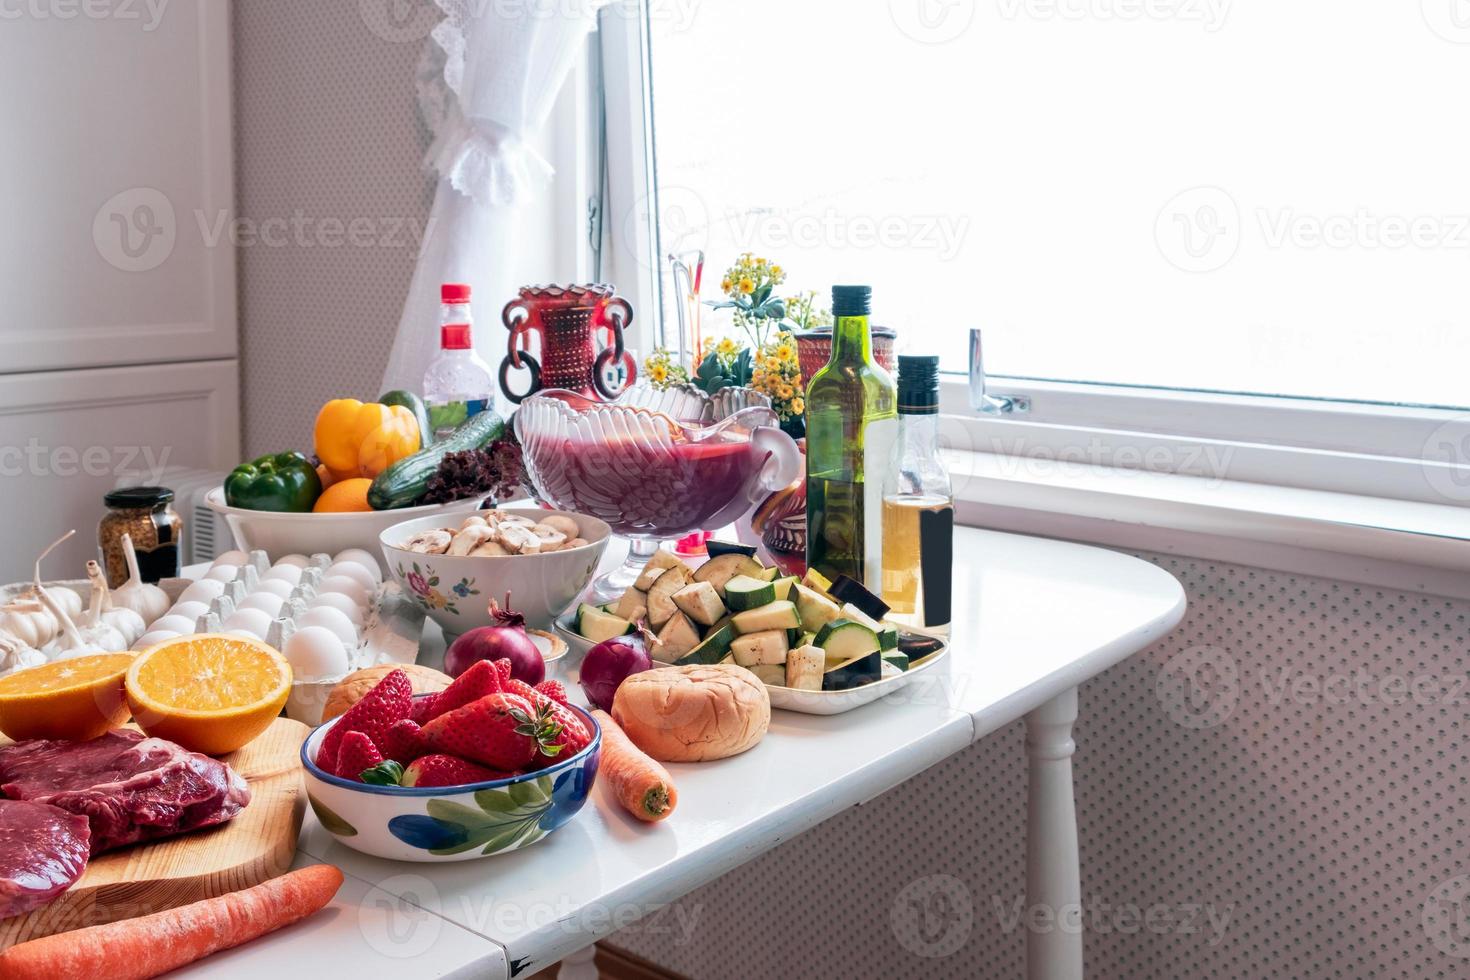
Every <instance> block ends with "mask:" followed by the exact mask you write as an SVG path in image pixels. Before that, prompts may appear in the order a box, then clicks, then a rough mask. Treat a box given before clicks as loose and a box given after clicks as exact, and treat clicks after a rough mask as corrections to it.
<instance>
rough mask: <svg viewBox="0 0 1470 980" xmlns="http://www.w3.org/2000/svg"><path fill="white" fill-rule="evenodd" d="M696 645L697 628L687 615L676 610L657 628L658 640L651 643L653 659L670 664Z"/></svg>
mask: <svg viewBox="0 0 1470 980" xmlns="http://www.w3.org/2000/svg"><path fill="white" fill-rule="evenodd" d="M697 646H699V630H698V629H696V628H695V626H694V624H693V623H691V622H690V621H689V617H688V616H686V615H684V614H683V613H681V612H677V611H676V612H675V613H674V615H673V616H671V617H670V618H669V621H668V622H667V623H665V624H664V628H663V629H661V630H659V633H658V642H657V643H655V644H653V650H652V653H653V656H654V658H655V659H657V660H661V661H663V662H664V663H668V664H671V663H673V662H674V661H676V660H678V659H679V658H680V657H683V656H684V655H685V654H687V653H689V651H691V650H693V649H694V648H695V647H697Z"/></svg>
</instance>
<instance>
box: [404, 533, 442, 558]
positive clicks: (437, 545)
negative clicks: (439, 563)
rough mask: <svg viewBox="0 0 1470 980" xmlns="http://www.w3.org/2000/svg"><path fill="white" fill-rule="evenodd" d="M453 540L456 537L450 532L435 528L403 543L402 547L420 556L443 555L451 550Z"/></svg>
mask: <svg viewBox="0 0 1470 980" xmlns="http://www.w3.org/2000/svg"><path fill="white" fill-rule="evenodd" d="M453 539H454V536H453V535H451V534H450V533H449V532H448V531H444V530H441V529H439V528H435V529H434V530H431V531H420V532H419V533H418V534H415V535H414V536H413V537H411V538H409V539H408V540H407V541H405V542H403V544H402V545H400V547H401V548H403V549H404V550H405V551H412V552H415V553H417V554H420V555H442V554H444V553H445V552H446V551H448V550H449V545H450V542H452V541H453Z"/></svg>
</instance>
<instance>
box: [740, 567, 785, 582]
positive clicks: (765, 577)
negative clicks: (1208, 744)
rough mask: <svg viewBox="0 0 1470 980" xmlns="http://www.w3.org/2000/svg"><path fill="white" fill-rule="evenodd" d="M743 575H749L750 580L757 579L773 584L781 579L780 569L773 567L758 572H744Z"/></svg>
mask: <svg viewBox="0 0 1470 980" xmlns="http://www.w3.org/2000/svg"><path fill="white" fill-rule="evenodd" d="M745 574H746V575H749V576H750V577H751V578H758V579H760V580H761V581H762V582H774V581H776V579H778V578H780V577H781V569H779V568H777V567H776V566H775V565H771V566H770V567H768V568H762V569H761V570H760V571H759V572H754V573H752V572H746V573H745Z"/></svg>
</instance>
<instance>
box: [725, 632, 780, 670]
mask: <svg viewBox="0 0 1470 980" xmlns="http://www.w3.org/2000/svg"><path fill="white" fill-rule="evenodd" d="M789 649H790V647H789V646H788V645H787V643H786V631H785V630H762V631H761V632H759V633H746V634H744V635H743V636H737V637H736V638H735V640H734V642H732V643H731V644H730V652H731V653H733V654H734V655H735V662H736V663H737V664H739V665H740V666H742V667H753V666H755V665H756V664H784V663H785V662H786V651H787V650H789Z"/></svg>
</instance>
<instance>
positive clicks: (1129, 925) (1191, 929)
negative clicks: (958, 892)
mask: <svg viewBox="0 0 1470 980" xmlns="http://www.w3.org/2000/svg"><path fill="white" fill-rule="evenodd" d="M990 902H991V906H992V907H993V908H994V910H995V918H996V921H997V922H998V923H999V924H1000V928H1001V931H1002V932H1007V933H1010V932H1015V931H1016V930H1017V929H1025V930H1026V931H1027V932H1030V933H1033V934H1035V935H1047V934H1050V933H1053V932H1062V933H1068V934H1072V935H1075V934H1077V933H1080V932H1084V931H1085V932H1090V933H1093V934H1094V935H1098V936H1106V935H1108V934H1110V933H1115V932H1116V933H1120V934H1122V935H1125V936H1131V935H1135V934H1137V933H1140V932H1146V933H1149V934H1151V935H1156V936H1195V935H1208V936H1209V938H1208V939H1207V940H1205V941H1206V943H1208V944H1209V945H1210V946H1218V945H1219V944H1220V942H1221V941H1222V940H1223V939H1224V938H1225V930H1226V929H1227V928H1229V926H1230V920H1231V919H1232V918H1233V917H1234V916H1235V904H1234V903H1233V902H1232V903H1231V904H1229V905H1226V906H1225V907H1224V908H1220V907H1217V906H1216V905H1215V904H1214V903H1213V902H1179V903H1168V902H1155V903H1153V904H1151V905H1138V904H1136V903H1133V902H1107V901H1104V900H1103V899H1100V898H1097V897H1095V896H1094V897H1090V898H1088V899H1086V900H1085V901H1082V902H1078V903H1075V904H1069V905H1061V906H1056V907H1053V906H1050V905H1044V904H1035V905H1029V906H1028V905H1027V904H1026V899H1024V898H1017V899H1014V900H1013V901H1010V902H1006V901H1004V900H1002V899H1001V897H1000V896H999V895H992V896H991V898H990Z"/></svg>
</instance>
